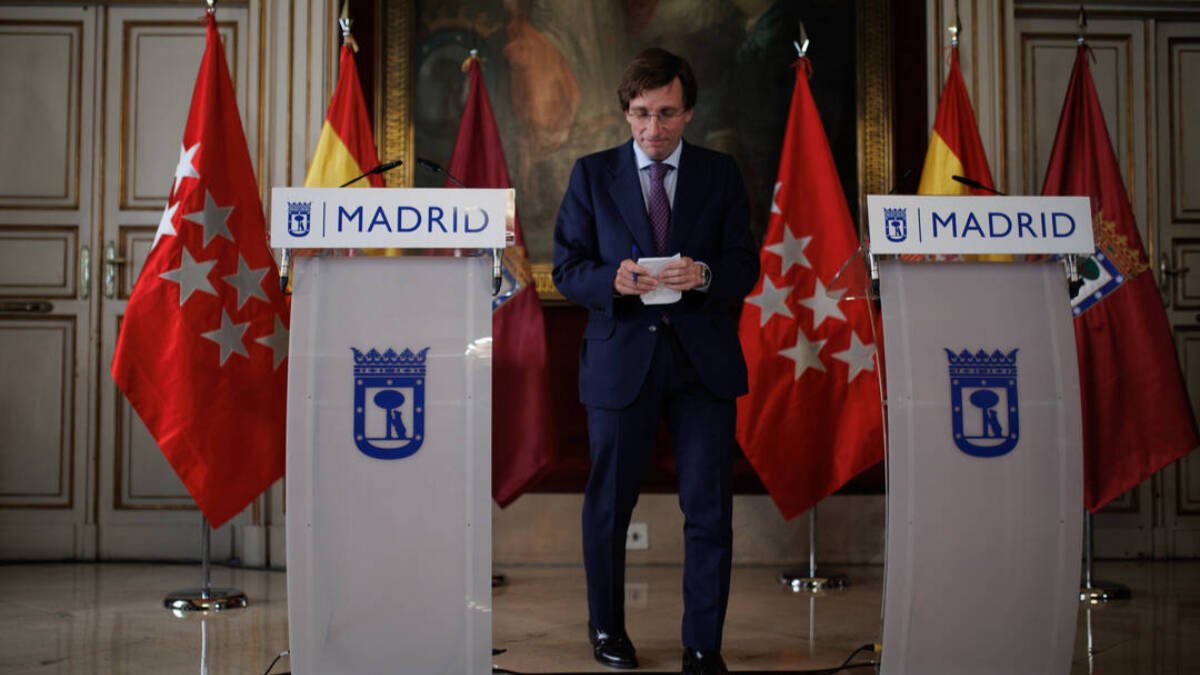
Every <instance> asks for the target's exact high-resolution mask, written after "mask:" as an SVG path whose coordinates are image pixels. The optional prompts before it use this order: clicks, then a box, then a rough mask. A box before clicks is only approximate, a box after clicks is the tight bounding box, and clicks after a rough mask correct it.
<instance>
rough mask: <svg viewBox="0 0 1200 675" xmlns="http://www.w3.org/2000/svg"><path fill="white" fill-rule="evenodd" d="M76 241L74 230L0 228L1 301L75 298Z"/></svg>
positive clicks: (35, 227) (21, 226) (76, 232)
mask: <svg viewBox="0 0 1200 675" xmlns="http://www.w3.org/2000/svg"><path fill="white" fill-rule="evenodd" d="M2 163H3V162H0V164H2ZM78 238H79V237H78V231H77V230H76V228H74V227H38V226H36V225H27V226H26V225H0V298H12V297H20V298H30V297H39V298H71V297H74V296H75V270H76V267H77V265H76V257H75V252H76V250H77V244H78Z"/></svg>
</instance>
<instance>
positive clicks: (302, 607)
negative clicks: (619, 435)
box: [272, 188, 512, 675]
mask: <svg viewBox="0 0 1200 675" xmlns="http://www.w3.org/2000/svg"><path fill="white" fill-rule="evenodd" d="M511 202H512V193H511V191H507V190H401V189H370V190H362V189H346V190H336V189H298V188H276V189H275V190H273V192H272V245H273V246H276V247H280V248H284V247H296V248H299V247H303V248H306V249H329V248H350V249H369V248H391V249H402V250H405V252H406V253H407V254H405V255H399V256H391V257H376V256H368V255H345V254H343V255H318V256H296V257H295V259H294V260H295V267H294V274H293V276H292V288H293V291H292V314H291V333H290V349H289V367H288V424H287V484H286V487H287V498H286V507H287V562H288V621H289V634H290V635H289V638H290V640H289V641H290V650H291V668H292V672H293V673H297V675H325V674H327V673H346V674H354V675H376V674H379V675H383V674H385V673H387V674H391V673H401V672H405V673H408V672H411V673H486V672H490V671H491V644H492V643H491V332H492V330H491V325H492V324H491V298H492V289H493V282H494V269H493V262H494V261H493V258H494V254H495V252H494V251H493V254H492V255H487V254H484V253H483V251H486V250H488V249H500V248H503V246H504V245H505V242H506V232H507V230H508V229H509V225H508V223H509V222H510V221H511V219H510V218H508V217H507V215H508V214H510V213H511V212H512V210H511ZM418 250H419V252H418Z"/></svg>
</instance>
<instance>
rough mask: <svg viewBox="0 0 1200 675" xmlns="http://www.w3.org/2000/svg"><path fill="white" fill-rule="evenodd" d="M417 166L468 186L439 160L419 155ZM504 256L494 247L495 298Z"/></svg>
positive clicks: (502, 280)
mask: <svg viewBox="0 0 1200 675" xmlns="http://www.w3.org/2000/svg"><path fill="white" fill-rule="evenodd" d="M417 166H419V167H421V168H422V169H425V170H426V171H430V172H432V173H436V174H441V175H443V176H445V177H446V178H447V179H449V180H450V182H452V183H454V184H455V185H457V186H459V187H461V188H465V187H467V185H466V184H465V183H463V182H462V181H461V180H459V179H458V178H457V177H456V176H455V175H454V174H452V173H450V172H449V171H447V170H445V169H444V168H442V165H441V164H438V163H437V162H435V161H433V160H430V159H425V158H424V157H418V158H417ZM503 257H504V250H503V249H499V248H494V249H492V297H493V298H494V297H496V296H497V295H500V287H501V286H502V285H503V284H504V274H503V267H502V265H501V262H502V261H503Z"/></svg>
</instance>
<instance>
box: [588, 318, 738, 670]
mask: <svg viewBox="0 0 1200 675" xmlns="http://www.w3.org/2000/svg"><path fill="white" fill-rule="evenodd" d="M652 330H655V332H656V334H657V343H656V346H655V352H654V358H653V360H652V362H651V365H650V371H649V373H648V375H647V377H646V380H645V383H644V384H643V385H642V389H641V391H640V392H639V393H638V396H637V398H636V399H634V401H633V403H632V404H631V405H630V406H629V407H627V408H623V409H620V410H610V409H604V408H595V407H589V408H588V411H587V412H588V436H589V438H590V446H591V448H590V451H591V460H592V468H591V473H590V475H589V477H588V484H587V490H586V492H585V493H584V502H583V558H584V567H585V568H586V572H587V588H588V616H589V619H590V620H591V623H592V625H593V626H595V627H597V628H600V629H603V630H607V631H613V632H616V631H620V630H623V629H624V628H625V533H626V530H627V529H628V528H629V520H630V517H631V515H632V513H633V508H634V506H635V505H636V504H637V500H638V494H639V492H640V490H641V483H642V480H643V478H644V477H645V474H646V468H647V466H648V464H649V461H650V456H651V453H652V451H653V449H654V446H655V441H656V438H657V436H658V428H659V423H660V421H665V422H666V424H667V428H668V430H669V431H670V434H671V439H672V442H673V445H674V449H675V465H676V473H677V477H678V486H679V505H680V508H681V509H682V511H683V515H684V568H683V606H684V611H683V626H682V636H681V637H682V640H683V644H684V645H685V646H687V647H690V648H693V649H701V650H705V651H719V650H720V648H721V632H722V627H723V625H724V622H725V609H726V606H727V604H728V601H729V570H730V564H731V562H732V559H733V528H732V519H733V496H732V473H733V452H734V448H735V447H736V442H735V440H734V434H735V420H736V415H737V407H736V402H735V401H734V400H733V399H722V398H718V397H716V396H714V395H713V394H712V393H711V392H710V391H709V390H708V389H707V388H706V387H705V386H704V384H703V383H701V381H700V379H699V377H698V376H697V374H696V371H695V368H693V366H692V364H691V362H690V360H689V359H688V357H687V355H686V354H685V353H684V351H683V348H682V346H681V345H680V343H679V339H678V337H677V336H676V335H675V332H674V330H673V329H672V328H671V327H670V326H669V325H668V324H666V323H663V324H659V325H657V326H655V327H654V328H653V329H652Z"/></svg>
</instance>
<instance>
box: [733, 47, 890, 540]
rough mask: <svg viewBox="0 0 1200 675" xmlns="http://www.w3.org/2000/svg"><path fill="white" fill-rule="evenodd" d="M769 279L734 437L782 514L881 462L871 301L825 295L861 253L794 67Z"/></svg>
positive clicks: (758, 303)
mask: <svg viewBox="0 0 1200 675" xmlns="http://www.w3.org/2000/svg"><path fill="white" fill-rule="evenodd" d="M794 67H795V68H796V85H795V88H794V89H793V91H792V105H791V110H790V111H789V113H788V125H787V131H786V134H785V136H784V139H783V154H782V156H781V157H780V160H779V178H778V181H777V182H776V184H775V197H774V200H773V203H772V205H771V217H770V221H769V222H768V224H767V232H766V235H765V236H764V237H763V250H762V256H761V260H762V277H761V278H760V279H759V282H758V285H757V286H756V287H755V289H754V290H753V291H752V292H751V293H750V295H749V296H748V297H747V298H746V304H745V307H744V308H743V310H742V318H741V325H740V327H739V332H740V334H741V339H742V349H743V350H744V351H745V354H746V363H747V365H748V367H749V370H750V392H749V393H748V394H746V395H745V396H743V397H741V398H740V399H738V428H737V437H738V442H739V443H740V444H741V446H742V449H743V450H744V451H745V453H746V457H747V458H748V459H749V460H750V463H751V464H752V465H753V466H754V469H755V471H757V472H758V475H759V477H760V478H761V479H762V482H763V485H765V486H766V488H767V491H768V492H769V493H770V494H771V497H772V499H774V500H775V505H776V506H777V507H779V510H780V512H781V513H782V514H783V516H784V517H785V518H792V517H793V516H796V515H798V514H800V513H803V512H804V511H807V510H808V509H810V508H812V507H813V506H815V505H816V504H817V502H819V501H821V500H822V499H824V498H825V497H826V496H827V495H829V494H831V493H833V492H834V491H835V490H837V489H838V488H840V487H841V486H842V485H844V484H845V483H846V481H848V480H850V479H851V478H853V477H854V476H855V475H856V474H858V473H860V472H861V471H863V470H864V469H866V468H868V467H870V466H871V465H873V464H875V463H876V462H879V461H880V460H881V459H883V431H882V428H883V426H882V413H881V411H880V404H879V378H878V368H877V365H876V360H875V344H874V338H873V335H872V330H871V320H872V319H871V315H870V312H869V308H868V305H867V302H866V301H864V300H849V299H845V298H844V297H843V296H844V295H845V294H846V292H847V291H846V289H845V288H844V287H843V288H840V289H836V290H832V291H831V290H830V286H834V285H835V284H833V283H832V282H833V280H834V276H835V275H836V274H837V272H838V269H839V268H840V267H841V266H842V263H844V262H845V261H846V260H847V259H848V258H850V257H851V256H852V255H855V252H856V251H857V249H858V238H857V236H856V235H855V231H854V225H853V222H852V221H851V220H850V210H849V208H848V207H847V205H846V197H845V194H844V193H843V192H842V186H841V184H840V183H839V182H838V177H837V168H836V167H835V166H834V163H833V154H832V153H831V152H830V150H829V142H828V141H827V140H826V137H825V128H824V127H823V126H822V124H821V119H820V117H818V115H817V107H816V103H815V102H814V101H813V97H812V92H811V90H810V89H809V86H808V76H809V74H810V72H811V69H810V66H809V62H808V59H803V58H802V59H800V60H799V61H797V62H796V64H795V66H794Z"/></svg>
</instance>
